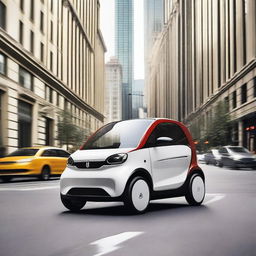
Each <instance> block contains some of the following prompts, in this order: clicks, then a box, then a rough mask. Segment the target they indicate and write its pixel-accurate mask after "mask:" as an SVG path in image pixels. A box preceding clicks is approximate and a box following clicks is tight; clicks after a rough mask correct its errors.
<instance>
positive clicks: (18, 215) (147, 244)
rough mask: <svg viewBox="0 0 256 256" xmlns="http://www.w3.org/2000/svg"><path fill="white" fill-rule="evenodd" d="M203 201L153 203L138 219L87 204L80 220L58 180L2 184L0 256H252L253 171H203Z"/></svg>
mask: <svg viewBox="0 0 256 256" xmlns="http://www.w3.org/2000/svg"><path fill="white" fill-rule="evenodd" d="M201 166H202V168H203V170H204V171H205V175H206V186H207V187H206V192H207V194H206V198H205V201H204V204H203V205H202V206H200V207H191V206H188V205H187V203H186V202H185V199H183V198H174V199H165V200H158V201H153V202H151V204H150V206H149V209H148V211H147V212H146V213H145V214H143V215H128V214H126V212H125V210H124V209H123V207H122V204H121V203H88V204H87V205H86V206H85V208H84V209H83V210H82V211H81V212H80V213H71V212H69V211H67V210H66V209H65V208H64V207H63V206H62V203H61V201H60V199H59V180H58V179H54V180H51V181H47V182H42V181H37V180H27V181H15V180H14V181H13V182H11V183H1V184H0V206H1V208H0V249H1V250H0V252H1V253H0V254H1V256H14V255H15V256H30V255H31V256H35V255H36V256H41V255H42V256H64V255H67V256H71V255H72V256H78V255H79V256H94V255H98V256H100V255H113V256H128V255H129V256H131V255H134V256H135V255H147V256H149V255H150V256H151V255H152V256H160V255H168V256H172V255H175V256H179V255H195V256H200V255H218V256H219V255H223V256H224V255H225V256H226V255H232V256H235V255H239V256H241V255H249V256H252V255H256V243H255V241H256V200H255V198H256V171H253V170H250V169H249V170H246V169H243V170H230V169H226V168H219V167H215V166H207V165H204V164H202V165H201Z"/></svg>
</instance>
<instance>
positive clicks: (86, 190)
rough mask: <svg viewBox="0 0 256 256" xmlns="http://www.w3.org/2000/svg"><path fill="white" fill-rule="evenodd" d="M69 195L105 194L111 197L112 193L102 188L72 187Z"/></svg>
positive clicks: (104, 195)
mask: <svg viewBox="0 0 256 256" xmlns="http://www.w3.org/2000/svg"><path fill="white" fill-rule="evenodd" d="M68 195H72V196H96V197H97V196H103V197H109V196H110V195H109V194H108V193H107V192H106V191H105V190H104V189H102V188H71V189H70V190H69V191H68Z"/></svg>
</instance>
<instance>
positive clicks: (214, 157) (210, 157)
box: [204, 149, 222, 166]
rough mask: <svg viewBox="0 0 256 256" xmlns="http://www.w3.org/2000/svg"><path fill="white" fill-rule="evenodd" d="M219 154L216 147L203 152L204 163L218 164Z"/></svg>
mask: <svg viewBox="0 0 256 256" xmlns="http://www.w3.org/2000/svg"><path fill="white" fill-rule="evenodd" d="M221 156H222V155H221V154H220V152H219V150H218V149H211V150H209V151H208V152H207V153H205V154H204V161H205V163H206V164H213V165H218V166H220V165H221V164H222V163H221Z"/></svg>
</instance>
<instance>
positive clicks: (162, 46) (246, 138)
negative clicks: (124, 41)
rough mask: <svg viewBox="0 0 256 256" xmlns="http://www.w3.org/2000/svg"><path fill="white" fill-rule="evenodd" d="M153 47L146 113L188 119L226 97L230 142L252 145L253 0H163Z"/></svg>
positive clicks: (255, 143) (255, 103) (255, 111)
mask: <svg viewBox="0 0 256 256" xmlns="http://www.w3.org/2000/svg"><path fill="white" fill-rule="evenodd" d="M165 6H166V8H167V7H168V9H167V10H166V11H165V20H166V21H167V23H166V27H165V28H164V30H163V32H162V34H161V36H160V37H159V38H158V40H157V42H156V43H155V45H154V48H153V50H152V56H151V59H150V77H149V82H148V87H147V91H148V94H149V97H148V112H149V116H151V117H152V116H157V117H160V116H161V117H168V118H173V119H177V120H180V121H183V122H184V123H186V124H187V125H192V124H193V123H195V122H197V120H199V118H201V119H203V123H201V124H200V125H199V127H198V129H200V128H201V129H202V127H203V125H204V123H207V118H208V117H209V116H211V115H210V113H211V111H212V109H213V107H214V106H215V105H216V104H217V103H218V102H219V101H225V102H226V103H227V105H228V109H229V110H228V111H229V113H230V116H231V119H232V121H233V128H232V131H231V135H232V144H235V145H243V146H245V147H247V148H249V149H250V150H251V151H256V134H255V133H256V132H255V131H256V130H255V128H256V2H255V1H254V0H227V1H220V0H191V1H186V0H166V1H165Z"/></svg>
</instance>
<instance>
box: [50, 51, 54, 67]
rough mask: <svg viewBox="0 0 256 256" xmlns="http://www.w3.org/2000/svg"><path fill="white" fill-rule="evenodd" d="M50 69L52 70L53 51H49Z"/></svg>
mask: <svg viewBox="0 0 256 256" xmlns="http://www.w3.org/2000/svg"><path fill="white" fill-rule="evenodd" d="M50 70H51V71H53V53H52V52H50Z"/></svg>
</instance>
